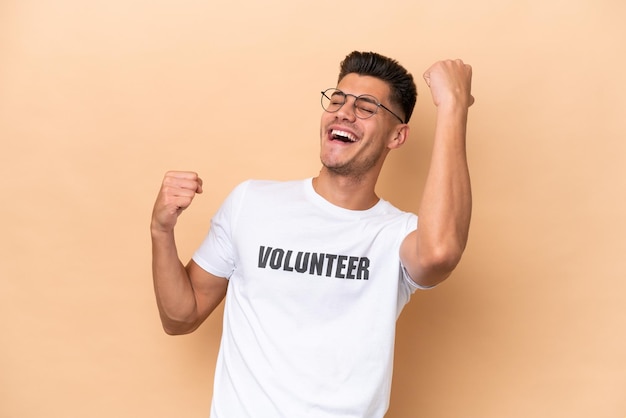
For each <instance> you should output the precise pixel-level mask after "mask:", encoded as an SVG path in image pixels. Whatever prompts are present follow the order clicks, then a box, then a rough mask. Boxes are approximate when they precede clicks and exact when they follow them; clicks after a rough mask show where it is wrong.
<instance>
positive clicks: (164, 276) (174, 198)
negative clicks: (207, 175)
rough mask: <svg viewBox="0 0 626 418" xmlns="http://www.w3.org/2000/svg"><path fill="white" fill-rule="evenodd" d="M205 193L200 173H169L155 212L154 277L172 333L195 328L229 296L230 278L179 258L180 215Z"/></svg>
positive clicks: (162, 313)
mask: <svg viewBox="0 0 626 418" xmlns="http://www.w3.org/2000/svg"><path fill="white" fill-rule="evenodd" d="M196 193H202V180H201V179H200V178H199V177H198V175H197V174H196V173H192V172H180V171H171V172H168V173H166V174H165V177H164V179H163V183H162V185H161V189H160V190H159V194H158V196H157V200H156V202H155V204H154V209H153V212H152V221H151V224H150V232H151V236H152V278H153V281H154V291H155V295H156V300H157V306H158V308H159V314H160V316H161V323H162V324H163V329H164V330H165V332H167V333H168V334H171V335H178V334H187V333H190V332H192V331H194V330H195V329H196V328H198V327H199V326H200V324H202V322H203V321H204V320H205V319H206V318H207V317H208V316H209V315H210V314H211V312H213V310H214V309H215V308H216V307H217V306H218V305H219V304H220V302H221V301H222V299H224V296H225V295H226V288H227V285H228V280H226V279H225V278H223V277H217V276H214V275H212V274H210V273H208V272H206V271H205V270H203V269H202V268H200V267H199V266H198V265H197V264H196V263H195V262H193V261H190V262H189V264H188V265H187V266H186V267H185V266H184V265H183V263H182V262H181V261H180V258H179V257H178V251H177V249H176V242H175V239H174V226H175V225H176V221H177V219H178V216H179V215H180V214H181V213H182V211H183V210H185V209H186V208H187V207H189V205H190V204H191V202H192V201H193V198H194V197H195V195H196Z"/></svg>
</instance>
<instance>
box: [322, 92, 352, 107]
mask: <svg viewBox="0 0 626 418" xmlns="http://www.w3.org/2000/svg"><path fill="white" fill-rule="evenodd" d="M345 102H346V95H345V94H344V93H343V92H342V91H341V90H337V89H328V90H326V91H324V92H322V107H323V108H324V110H325V111H327V112H336V111H338V110H339V108H341V106H343V104H344V103H345Z"/></svg>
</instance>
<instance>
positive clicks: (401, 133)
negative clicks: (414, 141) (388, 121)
mask: <svg viewBox="0 0 626 418" xmlns="http://www.w3.org/2000/svg"><path fill="white" fill-rule="evenodd" d="M409 131H410V129H409V125H408V124H406V123H403V124H401V125H398V126H397V127H395V128H394V129H393V131H392V136H391V137H390V140H389V143H388V144H387V147H388V148H389V149H396V148H400V147H401V146H402V145H404V143H405V142H406V140H407V139H408V138H409Z"/></svg>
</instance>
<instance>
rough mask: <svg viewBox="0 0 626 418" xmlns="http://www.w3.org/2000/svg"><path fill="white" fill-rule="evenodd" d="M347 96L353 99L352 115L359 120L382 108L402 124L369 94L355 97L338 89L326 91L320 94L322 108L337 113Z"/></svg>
mask: <svg viewBox="0 0 626 418" xmlns="http://www.w3.org/2000/svg"><path fill="white" fill-rule="evenodd" d="M348 96H352V97H354V114H355V115H356V117H357V118H359V119H367V118H371V117H372V116H374V115H375V114H376V112H378V108H379V107H382V108H383V109H385V110H386V111H387V112H389V113H391V114H392V115H394V116H395V117H396V118H398V120H399V121H400V123H404V121H403V120H402V118H401V117H400V116H398V115H396V114H395V113H393V112H392V111H391V110H389V108H388V107H387V106H385V105H384V104H382V103H381V102H379V101H378V99H376V97H374V96H372V95H369V94H362V95H360V96H355V95H354V94H348V93H344V92H343V91H341V90H339V89H334V88H330V89H326V90H324V91H323V92H322V107H323V108H324V110H325V111H327V112H329V113H335V112H338V111H339V109H341V106H343V105H344V104H345V103H346V100H347V98H348Z"/></svg>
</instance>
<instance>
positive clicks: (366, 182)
mask: <svg viewBox="0 0 626 418" xmlns="http://www.w3.org/2000/svg"><path fill="white" fill-rule="evenodd" d="M375 186H376V177H373V178H372V177H371V176H359V177H352V176H345V175H340V174H336V173H333V172H331V171H329V170H328V169H327V168H326V167H323V168H322V170H321V171H320V174H319V175H318V176H317V177H315V178H313V189H315V191H316V192H317V194H319V195H320V196H322V197H323V198H324V199H326V200H327V201H329V202H330V203H332V204H333V205H335V206H339V207H342V208H344V209H350V210H366V209H369V208H371V207H373V206H374V205H375V204H376V203H378V201H379V198H378V196H377V195H376V192H375Z"/></svg>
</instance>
